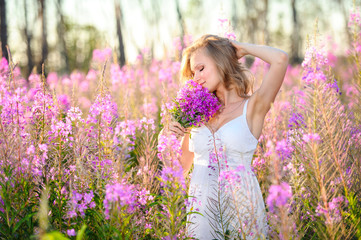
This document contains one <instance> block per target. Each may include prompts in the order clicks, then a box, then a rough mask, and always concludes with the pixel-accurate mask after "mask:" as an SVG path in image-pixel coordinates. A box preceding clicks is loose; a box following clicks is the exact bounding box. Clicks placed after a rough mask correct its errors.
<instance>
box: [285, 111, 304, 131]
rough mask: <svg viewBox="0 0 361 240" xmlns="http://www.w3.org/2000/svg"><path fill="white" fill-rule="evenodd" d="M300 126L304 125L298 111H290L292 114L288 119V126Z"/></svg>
mask: <svg viewBox="0 0 361 240" xmlns="http://www.w3.org/2000/svg"><path fill="white" fill-rule="evenodd" d="M300 126H306V123H305V120H304V118H303V116H302V114H300V113H295V112H293V113H292V116H291V117H290V119H289V120H288V127H289V128H298V127H300Z"/></svg>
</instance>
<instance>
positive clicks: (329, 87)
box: [0, 13, 361, 239]
mask: <svg viewBox="0 0 361 240" xmlns="http://www.w3.org/2000/svg"><path fill="white" fill-rule="evenodd" d="M349 28H350V31H351V33H352V34H353V36H354V37H353V43H352V46H350V48H349V50H348V51H347V52H346V53H345V54H344V55H342V56H337V57H336V56H335V55H334V54H333V53H332V51H327V49H326V47H323V45H325V41H324V40H323V39H321V38H320V37H318V38H317V37H316V36H314V39H313V40H310V42H309V46H308V47H307V49H306V54H305V58H304V61H303V63H302V65H296V66H289V69H288V71H287V73H286V77H285V81H284V84H283V86H282V88H281V91H280V93H279V94H278V96H277V98H276V101H275V103H274V106H273V107H272V108H271V110H270V112H269V113H268V115H267V116H266V120H265V125H264V130H263V133H262V135H261V138H260V139H259V144H258V148H257V151H256V153H255V156H254V158H253V171H254V173H255V174H256V175H257V178H258V180H259V182H260V185H261V189H262V193H263V197H264V199H265V203H266V209H267V214H268V222H269V226H270V239H361V97H360V96H361V94H360V93H361V74H360V73H361V57H360V55H361V35H360V34H361V20H360V16H359V15H357V14H356V13H352V14H351V15H350V22H349ZM45 69H46V66H45ZM179 69H180V62H178V61H175V60H174V58H173V57H169V58H165V59H163V60H157V59H150V58H149V55H148V54H147V53H143V54H141V55H139V56H138V60H137V62H136V63H134V64H132V65H127V66H124V67H122V68H120V67H119V64H117V62H116V61H112V52H111V51H110V50H109V49H104V50H96V51H94V53H93V60H92V65H91V68H90V70H89V72H88V73H82V72H79V71H74V72H73V73H71V74H70V75H69V76H58V75H57V74H56V73H52V72H51V73H48V74H47V76H46V77H45V76H44V74H40V75H39V74H32V75H30V77H29V79H24V78H23V77H22V76H21V74H20V70H19V69H18V67H16V66H15V65H14V63H13V62H12V61H9V63H8V62H7V61H6V60H5V59H3V60H2V61H1V63H0V116H1V117H0V239H30V238H35V239H187V238H188V239H191V236H187V234H186V219H187V212H186V207H187V206H189V205H190V204H191V200H189V198H188V196H187V186H188V182H189V177H186V178H184V177H183V172H182V169H181V168H180V167H179V164H178V161H177V159H178V157H179V155H180V154H181V151H180V143H179V141H178V140H177V139H176V138H175V137H174V136H164V135H161V136H160V137H158V135H159V132H160V130H161V129H162V128H163V126H164V125H166V124H167V121H169V114H168V113H167V112H165V111H162V109H163V110H164V109H165V108H164V107H162V106H165V104H166V103H168V102H170V101H171V99H172V98H173V97H175V96H176V93H177V91H178V90H179V88H180V86H181V85H180V82H179V77H178V72H179ZM250 70H251V71H252V72H253V73H254V75H255V79H256V81H255V89H257V86H258V85H259V84H260V82H261V80H262V76H263V75H264V73H265V72H266V70H267V65H266V64H264V63H262V62H261V61H260V60H259V59H255V61H254V63H253V64H252V66H250ZM229 174H231V173H229ZM222 176H223V177H224V178H225V179H232V181H233V182H232V183H233V184H237V181H241V180H239V179H234V178H232V177H231V176H224V175H222ZM195 211H196V210H195ZM222 239H227V237H226V236H224V238H222Z"/></svg>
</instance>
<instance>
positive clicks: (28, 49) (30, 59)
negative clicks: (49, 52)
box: [23, 0, 34, 81]
mask: <svg viewBox="0 0 361 240" xmlns="http://www.w3.org/2000/svg"><path fill="white" fill-rule="evenodd" d="M23 3H24V22H25V24H24V29H23V32H24V35H25V41H26V56H27V59H28V69H27V73H26V78H25V79H26V80H27V81H29V76H30V74H31V71H32V70H33V67H34V62H33V54H32V52H31V40H32V35H31V33H30V30H29V25H28V10H27V7H26V0H24V1H23Z"/></svg>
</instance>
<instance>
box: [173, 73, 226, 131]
mask: <svg viewBox="0 0 361 240" xmlns="http://www.w3.org/2000/svg"><path fill="white" fill-rule="evenodd" d="M220 106H221V105H220V103H219V101H218V99H217V97H216V96H215V95H214V94H212V93H210V92H209V91H208V89H206V88H203V87H202V86H201V85H199V84H197V83H196V82H195V81H193V80H192V79H191V80H189V81H187V82H186V84H185V85H184V86H183V87H182V88H181V89H180V90H179V91H178V93H177V97H176V99H175V100H174V104H173V106H172V107H171V108H170V109H169V112H170V113H171V114H172V116H173V118H174V119H175V120H176V121H178V122H179V123H180V124H181V125H182V126H183V127H185V128H188V127H192V126H198V125H200V124H201V123H203V122H205V121H208V120H209V119H210V118H211V117H212V116H213V115H214V114H215V113H216V112H217V111H218V109H219V108H220Z"/></svg>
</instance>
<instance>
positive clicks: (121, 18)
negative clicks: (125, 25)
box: [114, 0, 125, 66]
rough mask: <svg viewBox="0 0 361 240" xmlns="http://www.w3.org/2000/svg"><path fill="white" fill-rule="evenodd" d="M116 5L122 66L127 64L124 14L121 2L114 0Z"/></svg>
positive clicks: (119, 56)
mask: <svg viewBox="0 0 361 240" xmlns="http://www.w3.org/2000/svg"><path fill="white" fill-rule="evenodd" d="M114 5H115V20H116V23H117V24H116V26H117V36H118V42H119V53H118V58H119V59H118V60H119V64H120V66H124V65H125V51H124V41H123V34H122V22H123V15H122V10H121V7H120V3H119V2H118V1H117V0H114Z"/></svg>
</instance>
